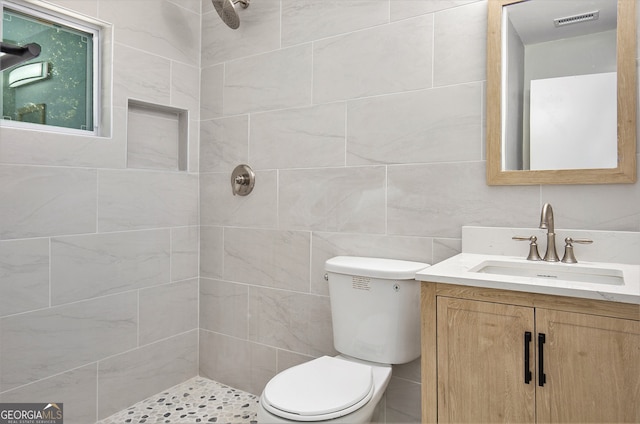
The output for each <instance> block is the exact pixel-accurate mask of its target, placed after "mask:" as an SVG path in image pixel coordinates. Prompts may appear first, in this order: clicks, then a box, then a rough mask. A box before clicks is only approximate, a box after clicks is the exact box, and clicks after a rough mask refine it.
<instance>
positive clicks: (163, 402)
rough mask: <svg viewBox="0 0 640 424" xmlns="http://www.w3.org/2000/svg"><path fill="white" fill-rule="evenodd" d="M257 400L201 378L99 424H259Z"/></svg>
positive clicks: (249, 395)
mask: <svg viewBox="0 0 640 424" xmlns="http://www.w3.org/2000/svg"><path fill="white" fill-rule="evenodd" d="M257 411H258V397H257V396H254V395H252V394H249V393H246V392H243V391H241V390H237V389H233V388H231V387H228V386H225V385H223V384H220V383H217V382H215V381H212V380H208V379H206V378H202V377H194V378H192V379H190V380H187V381H186V382H184V383H182V384H179V385H177V386H174V387H172V388H170V389H169V390H166V391H163V392H161V393H158V394H157V395H154V396H151V397H149V398H147V399H145V400H143V401H140V402H138V403H136V404H135V405H133V406H131V407H129V408H127V409H125V410H122V411H120V412H118V413H116V414H113V415H111V416H110V417H108V418H105V419H104V420H102V421H99V422H98V424H142V423H146V424H160V423H171V424H190V423H233V424H250V423H255V422H256V415H257Z"/></svg>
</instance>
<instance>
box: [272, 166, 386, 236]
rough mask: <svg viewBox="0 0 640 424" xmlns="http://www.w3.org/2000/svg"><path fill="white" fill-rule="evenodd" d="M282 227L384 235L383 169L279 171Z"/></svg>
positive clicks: (384, 178) (384, 184) (375, 167)
mask: <svg viewBox="0 0 640 424" xmlns="http://www.w3.org/2000/svg"><path fill="white" fill-rule="evenodd" d="M279 182H280V183H279V185H280V187H279V193H278V197H279V206H278V208H279V210H278V215H279V216H278V221H279V226H280V228H287V229H297V230H316V231H340V232H360V233H378V234H381V233H384V232H385V210H384V209H385V187H386V173H385V168H384V167H383V166H368V167H350V168H323V169H300V170H281V171H279Z"/></svg>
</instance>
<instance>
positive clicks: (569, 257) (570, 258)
mask: <svg viewBox="0 0 640 424" xmlns="http://www.w3.org/2000/svg"><path fill="white" fill-rule="evenodd" d="M564 242H565V245H564V256H563V257H562V262H564V263H565V264H576V263H578V261H577V259H576V255H575V254H574V253H573V243H578V244H591V243H593V240H590V239H574V238H571V237H567V238H566V239H564Z"/></svg>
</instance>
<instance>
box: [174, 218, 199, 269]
mask: <svg viewBox="0 0 640 424" xmlns="http://www.w3.org/2000/svg"><path fill="white" fill-rule="evenodd" d="M199 230H200V227H196V226H193V227H180V228H172V229H171V281H180V280H186V279H187V278H196V277H197V276H198V261H199V258H198V257H199V246H200V233H199Z"/></svg>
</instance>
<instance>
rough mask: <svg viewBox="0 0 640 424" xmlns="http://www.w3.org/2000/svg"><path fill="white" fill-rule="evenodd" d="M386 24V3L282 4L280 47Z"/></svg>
mask: <svg viewBox="0 0 640 424" xmlns="http://www.w3.org/2000/svg"><path fill="white" fill-rule="evenodd" d="M387 22H389V3H388V0H387V1H380V0H360V1H354V2H351V1H327V0H284V1H283V2H282V45H283V46H291V45H294V44H299V43H304V42H308V41H313V40H318V39H320V38H325V37H330V36H332V35H338V34H344V33H346V32H351V31H355V30H359V29H364V28H369V27H372V26H376V25H381V24H385V23H387Z"/></svg>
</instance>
